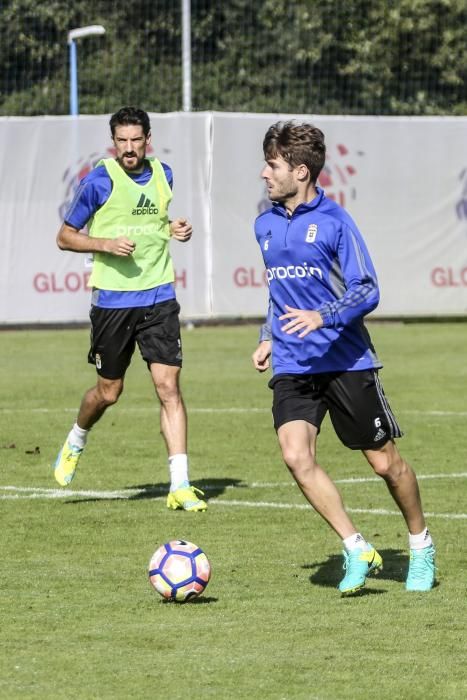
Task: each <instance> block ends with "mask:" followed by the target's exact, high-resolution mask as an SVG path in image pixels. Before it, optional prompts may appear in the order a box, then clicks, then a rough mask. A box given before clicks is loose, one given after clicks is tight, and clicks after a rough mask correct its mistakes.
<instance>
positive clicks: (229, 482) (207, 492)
mask: <svg viewBox="0 0 467 700" xmlns="http://www.w3.org/2000/svg"><path fill="white" fill-rule="evenodd" d="M191 484H192V486H195V487H196V488H197V489H201V491H203V492H204V496H203V498H204V500H206V501H208V500H209V499H210V498H216V497H217V496H220V495H221V494H223V493H224V492H225V489H227V488H229V487H236V488H241V487H242V486H245V487H246V486H247V485H246V484H243V483H242V480H241V479H228V478H227V479H209V482H208V483H205V482H203V481H192V482H191ZM169 488H170V484H169V483H168V482H160V483H157V484H133V485H131V486H126V487H125V488H123V489H116V491H118V492H121V494H122V495H113V494H112V495H108V496H106V495H105V492H104V493H103V495H102V496H98V495H96V496H88V497H87V498H69V499H67V500H66V501H65V503H66V504H68V505H69V504H75V503H94V502H97V501H139V500H142V499H145V498H161V497H164V496H167V494H168V493H169ZM126 489H128V492H129V493H128V495H125V493H124V492H125V490H126ZM132 491H137V493H131V492H132ZM77 495H78V494H77Z"/></svg>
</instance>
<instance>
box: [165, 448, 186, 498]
mask: <svg viewBox="0 0 467 700" xmlns="http://www.w3.org/2000/svg"><path fill="white" fill-rule="evenodd" d="M169 472H170V490H171V491H176V490H177V489H178V488H180V487H181V486H188V485H189V483H190V482H189V481H188V456H187V455H185V454H178V455H171V456H170V457H169Z"/></svg>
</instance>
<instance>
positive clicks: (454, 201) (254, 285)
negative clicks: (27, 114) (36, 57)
mask: <svg viewBox="0 0 467 700" xmlns="http://www.w3.org/2000/svg"><path fill="white" fill-rule="evenodd" d="M150 117H151V124H152V144H151V147H150V151H149V154H150V155H156V156H157V157H158V158H159V159H160V160H162V161H164V162H166V163H167V164H168V165H170V167H171V168H172V170H173V174H174V187H173V192H174V197H173V200H172V203H171V207H170V215H171V217H172V218H176V217H178V216H183V217H186V218H188V219H190V220H191V222H192V223H193V228H194V234H193V238H192V240H191V241H190V242H189V243H179V242H177V241H173V242H172V243H171V251H172V254H173V258H174V263H175V268H176V290H177V298H178V300H179V302H180V304H181V307H182V317H183V318H185V319H208V318H238V317H243V318H252V317H258V316H263V315H264V314H265V311H266V307H267V298H268V290H267V283H266V281H265V277H264V271H263V265H262V259H261V254H260V251H259V248H258V246H257V244H256V241H255V238H254V233H253V224H254V219H255V217H256V216H257V215H258V214H259V213H260V212H261V211H263V210H264V209H265V208H266V207H268V206H269V202H268V200H267V197H266V189H265V186H264V183H263V181H262V179H261V176H260V173H261V169H262V166H263V154H262V140H263V137H264V134H265V132H266V130H267V128H268V127H269V126H270V125H271V124H272V123H274V122H276V121H278V120H279V119H291V118H295V119H298V120H300V121H311V122H313V123H314V124H316V125H317V126H319V127H320V128H321V129H322V130H323V131H324V133H325V136H326V143H327V160H326V166H325V169H324V170H323V172H322V174H321V177H320V182H319V184H320V185H321V186H322V187H323V188H324V190H325V192H326V194H327V196H328V197H332V198H333V199H335V200H336V201H337V202H339V203H340V204H342V205H343V206H345V207H346V209H347V210H348V211H349V213H350V214H351V216H352V217H353V219H354V220H355V222H356V224H357V226H358V227H359V229H360V231H361V232H362V234H363V236H364V238H365V240H366V243H367V245H368V248H369V250H370V253H371V256H372V258H373V261H374V264H375V267H376V270H377V273H378V278H379V282H380V286H381V303H380V305H379V307H378V309H377V310H376V311H375V312H374V313H373V316H374V317H378V316H380V317H382V316H384V317H388V316H391V317H403V316H420V317H431V316H459V315H465V314H467V118H462V117H460V118H448V117H445V118H441V117H440V118H437V117H436V118H435V117H433V118H431V117H430V118H394V117H392V118H389V117H388V118H384V117H342V116H334V117H333V116H329V117H318V116H310V115H306V116H305V115H301V116H300V115H299V116H292V115H271V114H269V115H267V114H266V115H264V114H262V115H254V114H238V113H235V114H229V113H193V114H187V113H173V114H151V115H150ZM108 120H109V115H102V116H96V117H90V116H80V117H35V118H1V119H0V148H1V151H0V163H1V168H0V206H1V211H2V222H3V232H2V239H3V246H2V254H1V256H0V275H1V277H0V324H3V325H8V324H9V325H11V324H40V323H73V322H83V321H86V320H87V318H88V313H89V306H90V290H89V288H88V286H87V282H88V279H89V275H90V266H91V265H92V261H91V260H90V259H89V256H85V255H82V254H76V253H71V252H63V251H60V250H59V249H58V247H57V245H56V240H55V239H56V235H57V232H58V230H59V228H60V225H61V223H62V221H63V218H64V216H65V215H66V211H67V209H68V207H69V206H70V204H71V201H72V199H73V196H74V193H75V191H76V188H77V185H78V183H79V180H80V179H81V178H82V177H84V175H86V174H87V173H88V172H89V171H90V170H91V169H92V168H93V167H94V165H95V163H96V162H97V161H98V160H100V159H101V158H102V157H111V156H112V155H113V154H114V152H113V150H112V142H111V139H110V130H109V126H108Z"/></svg>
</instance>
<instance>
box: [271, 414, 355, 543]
mask: <svg viewBox="0 0 467 700" xmlns="http://www.w3.org/2000/svg"><path fill="white" fill-rule="evenodd" d="M317 435H318V429H317V428H316V427H315V426H314V425H312V424H311V423H308V422H307V421H304V420H293V421H289V422H287V423H285V424H284V425H281V426H280V427H279V429H278V431H277V437H278V439H279V445H280V448H281V451H282V456H283V458H284V462H285V463H286V465H287V467H288V469H289V471H290V473H291V474H292V476H293V478H294V479H295V481H296V482H297V484H298V486H299V487H300V490H301V491H302V493H303V495H304V496H305V498H306V499H307V501H308V502H309V503H310V504H311V505H312V506H313V508H314V509H315V510H316V511H317V512H318V513H319V514H320V515H321V517H322V518H323V519H324V520H326V522H327V523H328V524H329V525H330V526H331V527H332V529H333V530H334V531H335V532H336V533H337V534H338V535H339V536H340V537H341V538H342V539H345V538H346V537H350V536H351V535H354V534H355V533H356V532H357V530H356V528H355V526H354V524H353V523H352V521H351V519H350V517H349V516H348V514H347V513H346V511H345V509H344V504H343V502H342V498H341V495H340V493H339V491H338V489H337V487H336V485H335V484H334V482H333V481H332V479H331V478H330V477H329V476H328V474H327V473H326V472H325V471H324V469H322V468H321V467H320V466H319V464H318V463H317V462H316V460H315V453H316V437H317Z"/></svg>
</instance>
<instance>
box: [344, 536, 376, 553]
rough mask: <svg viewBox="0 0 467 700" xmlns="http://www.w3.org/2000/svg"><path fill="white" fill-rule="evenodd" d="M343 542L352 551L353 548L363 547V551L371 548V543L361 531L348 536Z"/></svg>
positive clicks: (347, 549) (348, 550)
mask: <svg viewBox="0 0 467 700" xmlns="http://www.w3.org/2000/svg"><path fill="white" fill-rule="evenodd" d="M342 542H343V545H344V547H345V549H346V551H347V552H351V551H352V550H353V549H361V550H362V551H366V550H368V549H370V545H369V544H368V542H367V541H366V539H365V538H364V537H363V535H361V534H360V533H359V532H356V533H355V534H354V535H350V536H349V537H346V538H345V539H344V540H342Z"/></svg>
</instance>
